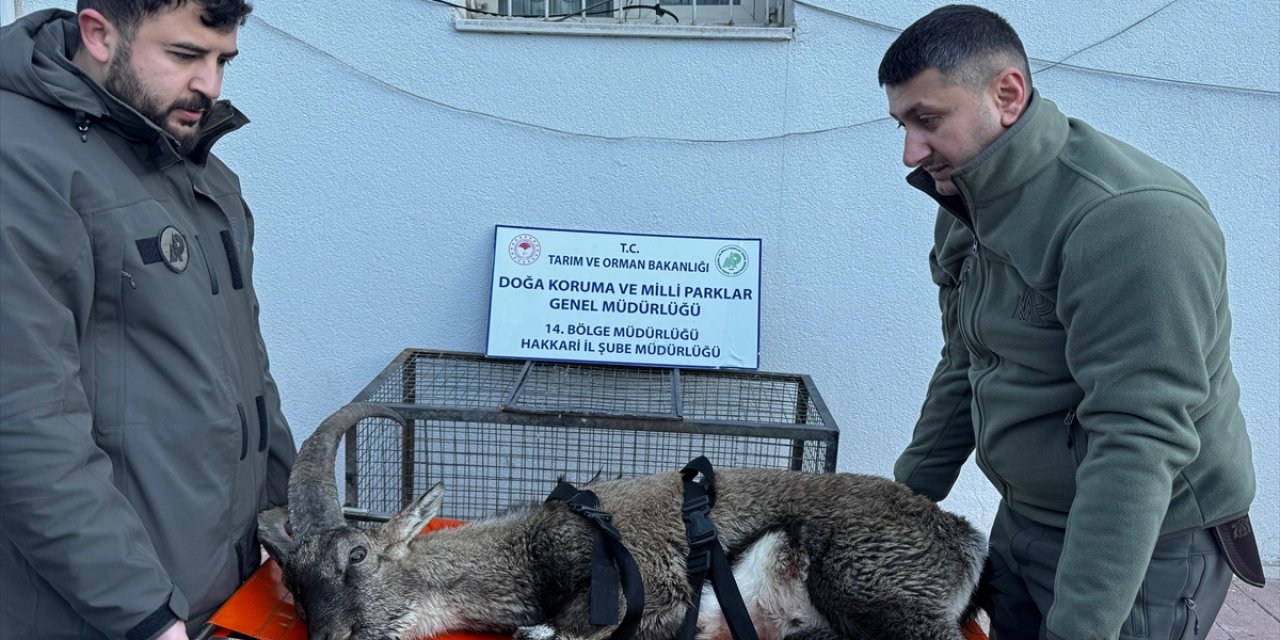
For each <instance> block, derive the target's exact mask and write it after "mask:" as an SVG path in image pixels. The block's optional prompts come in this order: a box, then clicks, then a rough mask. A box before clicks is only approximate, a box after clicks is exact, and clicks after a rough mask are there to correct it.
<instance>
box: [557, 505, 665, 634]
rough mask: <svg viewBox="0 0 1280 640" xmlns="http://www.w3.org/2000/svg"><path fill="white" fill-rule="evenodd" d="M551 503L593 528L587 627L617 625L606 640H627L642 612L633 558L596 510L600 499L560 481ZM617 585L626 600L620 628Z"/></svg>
mask: <svg viewBox="0 0 1280 640" xmlns="http://www.w3.org/2000/svg"><path fill="white" fill-rule="evenodd" d="M551 501H561V502H564V503H566V504H568V505H569V510H570V511H572V512H574V513H576V514H578V515H580V516H582V517H584V518H586V519H587V520H589V521H590V522H591V524H593V525H595V527H596V538H595V542H594V543H592V545H591V601H590V611H591V624H594V625H599V626H604V625H613V624H617V625H618V628H617V629H615V630H614V631H613V634H612V635H610V636H609V638H610V640H631V638H632V637H634V636H635V634H636V628H637V627H638V626H639V625H640V614H641V612H643V611H644V581H643V580H642V579H641V577H640V568H639V567H638V566H636V561H635V558H633V557H632V556H631V552H630V551H627V547H626V546H625V545H623V544H622V534H621V533H620V532H619V531H618V529H617V528H616V527H614V526H613V516H611V515H609V513H608V512H606V511H603V510H601V509H600V499H599V498H598V497H597V496H596V494H595V492H593V491H579V490H578V489H577V487H574V486H573V485H572V484H569V483H568V482H565V481H564V480H561V481H560V482H559V483H558V484H557V485H556V488H555V489H554V490H552V491H551V495H549V496H547V502H551ZM619 573H621V574H622V575H621V578H619V575H618V574H619ZM619 582H621V584H622V594H623V596H625V597H626V599H627V611H626V614H625V615H624V616H623V617H622V623H621V624H619V623H618V584H619Z"/></svg>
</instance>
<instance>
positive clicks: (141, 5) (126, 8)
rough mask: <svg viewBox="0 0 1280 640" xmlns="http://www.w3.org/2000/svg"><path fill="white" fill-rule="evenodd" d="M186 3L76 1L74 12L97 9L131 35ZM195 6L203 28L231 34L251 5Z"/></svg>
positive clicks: (239, 0)
mask: <svg viewBox="0 0 1280 640" xmlns="http://www.w3.org/2000/svg"><path fill="white" fill-rule="evenodd" d="M186 2H187V0H78V2H76V11H84V10H85V9H96V10H98V11H99V12H100V13H102V15H103V16H105V17H106V18H107V19H108V20H110V21H111V23H112V24H114V25H116V27H118V28H120V29H122V30H124V31H125V32H127V33H130V34H132V33H133V32H134V30H135V29H137V27H138V25H139V24H140V23H141V22H142V21H143V20H144V19H146V18H149V17H151V16H153V15H155V14H157V13H160V12H161V11H162V10H165V9H171V8H172V9H176V8H178V7H181V6H182V5H183V4H185V3H186ZM191 2H195V3H198V4H199V5H200V6H201V7H202V8H203V9H204V13H203V14H202V15H201V16H200V21H201V22H202V23H204V26H206V27H209V28H211V29H217V30H219V31H230V30H232V29H235V28H236V27H238V26H241V25H243V24H244V22H245V20H246V19H248V17H249V13H250V12H251V11H253V6H252V5H250V4H249V3H248V2H246V1H245V0H191Z"/></svg>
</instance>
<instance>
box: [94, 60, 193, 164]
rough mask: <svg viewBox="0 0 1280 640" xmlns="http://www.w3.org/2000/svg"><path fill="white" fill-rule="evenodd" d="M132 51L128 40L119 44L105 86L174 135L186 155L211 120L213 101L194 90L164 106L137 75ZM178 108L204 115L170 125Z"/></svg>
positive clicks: (180, 151) (143, 115)
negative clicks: (202, 127) (194, 119)
mask: <svg viewBox="0 0 1280 640" xmlns="http://www.w3.org/2000/svg"><path fill="white" fill-rule="evenodd" d="M132 53H133V52H132V49H131V47H130V42H129V41H128V40H127V39H126V40H125V41H123V42H122V43H121V44H120V48H119V49H118V50H117V53H116V58H115V60H113V61H112V63H111V66H110V68H108V69H107V78H106V81H105V82H104V83H103V85H104V87H105V88H106V90H107V91H109V92H111V94H112V95H114V96H115V97H117V98H119V99H120V100H121V101H122V102H124V103H125V104H127V105H129V106H130V107H133V108H134V110H135V111H137V112H138V113H140V114H142V117H144V118H146V119H148V120H150V121H151V122H153V123H155V125H156V126H157V127H160V128H161V129H163V130H165V131H166V132H168V133H169V135H172V136H173V137H174V138H175V139H176V140H177V142H178V152H179V153H181V154H182V155H184V156H185V155H187V154H188V153H190V152H191V150H192V149H194V148H195V146H196V142H197V141H198V140H199V139H200V127H201V126H203V125H204V122H205V121H206V120H208V119H209V113H210V111H211V110H212V108H213V100H210V99H209V97H208V96H206V95H204V94H202V93H196V92H192V94H191V95H189V96H187V97H186V98H183V99H181V100H175V101H174V102H171V103H169V104H168V105H165V104H164V102H163V101H162V100H161V99H160V98H158V97H157V96H156V95H155V94H153V93H151V92H149V91H147V88H146V87H144V86H143V85H142V80H141V79H140V78H138V74H137V72H136V71H135V70H134V68H133V62H132V61H133V56H132ZM177 109H187V110H189V111H200V112H202V113H203V114H204V115H203V116H201V118H200V120H198V121H183V122H180V123H179V124H178V125H170V124H169V115H170V114H171V113H173V112H174V111H175V110H177Z"/></svg>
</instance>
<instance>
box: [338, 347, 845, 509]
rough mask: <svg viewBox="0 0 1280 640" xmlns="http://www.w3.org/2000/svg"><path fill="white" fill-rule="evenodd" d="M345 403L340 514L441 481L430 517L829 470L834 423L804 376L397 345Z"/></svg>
mask: <svg viewBox="0 0 1280 640" xmlns="http://www.w3.org/2000/svg"><path fill="white" fill-rule="evenodd" d="M353 402H372V403H379V404H384V405H386V406H388V407H390V408H392V409H394V410H396V411H397V412H399V413H400V414H401V415H402V416H404V418H405V419H406V421H407V422H408V426H409V428H407V429H402V428H401V427H400V426H399V425H397V424H395V423H393V422H391V421H390V420H385V419H379V418H371V419H368V420H365V421H363V422H361V423H360V424H359V425H357V426H356V428H354V429H352V430H351V431H349V432H347V435H346V442H345V444H346V447H345V448H346V457H345V464H346V505H345V506H346V507H347V508H348V511H349V512H356V513H371V514H385V513H390V512H393V511H398V510H400V509H401V508H403V507H404V506H405V505H407V504H408V503H409V502H410V501H411V500H413V499H414V498H417V497H418V496H420V495H422V494H423V493H424V492H426V490H427V489H428V488H429V487H430V486H431V485H432V484H434V483H435V482H437V481H443V482H444V483H445V487H446V492H445V498H444V503H443V506H442V513H441V515H442V516H444V517H447V518H457V519H474V518H478V517H481V516H484V515H488V514H491V513H493V512H494V511H496V510H499V509H503V508H506V507H509V506H511V505H512V504H515V503H520V502H529V501H540V500H542V499H543V498H544V497H545V496H546V495H547V493H548V492H550V491H551V489H552V488H553V487H554V486H555V482H556V479H557V478H558V477H560V476H564V477H566V478H567V479H568V480H569V481H571V482H575V483H582V482H586V481H587V480H589V479H590V478H592V477H593V476H595V475H596V474H597V473H599V474H600V475H601V477H605V478H614V477H632V476H637V475H643V474H649V473H659V472H663V471H675V470H678V469H680V468H681V467H682V466H684V464H685V463H686V462H688V461H689V460H691V459H693V458H695V457H697V456H699V455H705V456H707V457H708V458H709V459H710V460H711V462H712V463H713V464H715V465H716V466H718V467H736V466H754V467H770V468H780V469H794V470H801V471H808V472H812V473H828V472H832V471H835V466H836V455H837V453H838V452H837V445H838V440H839V429H838V428H837V426H836V423H835V420H834V419H833V418H832V417H831V414H830V412H829V411H828V410H827V407H826V405H825V404H824V403H823V401H822V398H821V396H820V395H819V394H818V390H817V389H816V388H814V385H813V381H812V380H811V379H810V378H809V376H806V375H797V374H782V373H764V372H743V371H723V370H704V369H665V368H653V367H631V366H615V365H588V364H573V363H561V362H536V361H521V360H496V359H489V358H486V357H484V356H483V355H482V354H476V353H460V352H448V351H428V350H421V349H406V350H404V351H403V352H401V353H400V355H399V356H397V357H396V358H395V359H394V360H393V361H392V362H391V363H390V364H389V365H387V367H386V368H385V369H383V371H382V372H381V373H380V374H379V375H378V376H377V377H376V378H375V379H374V380H373V381H372V382H370V383H369V385H368V386H366V387H365V388H364V390H362V391H361V392H360V393H359V394H358V395H357V396H356V397H355V398H354V399H353Z"/></svg>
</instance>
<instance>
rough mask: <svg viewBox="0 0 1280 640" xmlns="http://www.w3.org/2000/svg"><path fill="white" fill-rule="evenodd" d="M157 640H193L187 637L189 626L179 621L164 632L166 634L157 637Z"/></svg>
mask: <svg viewBox="0 0 1280 640" xmlns="http://www.w3.org/2000/svg"><path fill="white" fill-rule="evenodd" d="M156 640H191V638H189V637H188V636H187V625H186V623H185V622H183V621H181V620H179V621H177V622H175V623H173V626H171V627H169V628H168V629H165V630H164V633H162V634H160V635H158V636H156Z"/></svg>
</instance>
